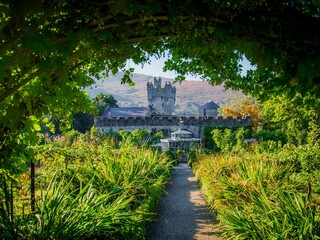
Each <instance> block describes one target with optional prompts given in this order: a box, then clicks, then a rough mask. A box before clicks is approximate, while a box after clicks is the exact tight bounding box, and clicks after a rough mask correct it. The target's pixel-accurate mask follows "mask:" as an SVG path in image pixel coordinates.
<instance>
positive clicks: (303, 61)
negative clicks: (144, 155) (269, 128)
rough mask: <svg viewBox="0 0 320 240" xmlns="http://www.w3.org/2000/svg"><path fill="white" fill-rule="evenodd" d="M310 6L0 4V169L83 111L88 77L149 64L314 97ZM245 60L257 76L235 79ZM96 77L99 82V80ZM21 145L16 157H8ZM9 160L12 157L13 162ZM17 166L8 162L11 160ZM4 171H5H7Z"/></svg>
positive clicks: (215, 0) (314, 10) (313, 10)
mask: <svg viewBox="0 0 320 240" xmlns="http://www.w3.org/2000/svg"><path fill="white" fill-rule="evenodd" d="M319 6H320V3H319V1H316V0H313V1H304V0H283V1H271V0H256V1H248V0H237V1H225V0H212V1H208V0H188V1H182V0H165V1H155V0H130V1H129V0H117V1H113V0H112V1H111V0H105V1H98V0H94V1H79V0H67V1H65V0H63V1H62V0H50V1H49V0H41V1H40V0H32V1H23V0H15V1H9V0H3V1H1V2H0V12H1V14H0V66H1V67H0V146H1V149H0V161H1V165H3V164H4V165H6V166H7V167H8V168H12V165H11V163H10V162H11V161H7V160H4V159H8V158H9V157H10V158H12V156H13V155H15V154H16V155H17V156H19V152H20V151H23V150H24V149H25V145H29V144H33V143H35V141H37V136H36V132H37V131H38V130H39V125H40V123H41V118H42V117H43V115H44V114H48V113H50V114H51V115H52V116H53V117H55V118H56V119H59V118H66V119H67V122H69V123H70V122H71V119H70V117H71V115H72V112H76V110H84V109H85V108H86V107H88V104H87V103H88V97H87V96H86V94H84V93H83V92H82V91H81V89H82V87H84V86H88V85H90V84H91V83H92V82H93V80H92V78H91V76H94V77H97V78H100V77H103V75H108V74H109V73H116V72H118V71H123V72H124V73H125V74H124V77H123V79H122V82H130V73H131V72H132V71H133V69H129V70H126V69H125V66H126V64H125V63H126V61H127V59H132V60H133V62H135V63H142V64H145V63H148V58H149V57H150V56H157V57H159V58H160V57H161V56H162V55H163V54H165V53H166V52H167V51H168V50H169V52H170V55H169V59H168V60H167V62H166V67H165V69H166V70H172V69H175V70H176V71H177V72H178V73H179V74H180V76H179V77H178V78H177V79H178V80H182V79H183V78H184V74H185V73H187V72H190V73H194V74H198V75H200V76H202V77H203V78H204V79H207V80H209V81H210V82H211V83H212V84H220V83H222V82H224V83H225V86H227V87H233V88H236V89H243V90H244V91H245V92H253V93H256V94H257V95H260V96H261V95H262V94H265V93H266V94H267V93H271V92H279V91H280V92H281V91H284V90H288V91H291V92H293V93H294V92H297V91H298V92H301V93H306V92H311V93H312V94H316V95H319V94H320V91H319V89H320V88H319V86H320V85H319V82H320V81H319V80H320V79H319V76H320V69H319V68H320V67H319V66H320V64H319V63H320V54H319V51H320V49H319V39H320V38H319V37H320V36H319V35H320V31H319V30H320V29H319V28H320V24H319V11H320V8H319ZM243 56H246V57H247V58H248V59H249V60H250V61H251V63H252V64H253V65H255V66H256V67H257V70H252V71H249V73H248V74H247V76H244V77H242V76H241V74H240V73H241V65H240V64H239V60H240V59H241V58H242V57H243ZM102 71H103V72H104V74H100V72H102ZM18 147H20V150H14V151H13V150H12V149H17V148H18ZM12 154H13V155H12ZM15 161H16V160H15ZM10 166H11V167H10Z"/></svg>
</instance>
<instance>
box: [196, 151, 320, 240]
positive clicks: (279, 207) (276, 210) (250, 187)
mask: <svg viewBox="0 0 320 240" xmlns="http://www.w3.org/2000/svg"><path fill="white" fill-rule="evenodd" d="M304 148H305V147H300V148H299V149H297V148H296V147H287V148H284V149H281V150H278V151H261V149H256V150H257V151H246V152H237V153H236V152H233V153H228V154H227V153H224V154H212V155H205V154H202V155H199V156H198V161H197V163H196V164H194V171H195V173H196V175H197V177H198V178H199V180H200V182H201V185H202V188H203V190H204V191H205V193H206V196H207V199H208V202H209V205H210V207H211V209H212V210H213V211H215V212H216V213H217V215H218V219H219V220H220V223H221V228H222V229H223V232H224V236H225V237H226V238H228V239H319V238H320V219H319V216H320V211H319V210H320V209H319V203H320V202H319V199H320V198H319V196H320V195H319V194H320V192H319V187H318V186H319V180H318V179H319V178H318V176H319V166H320V163H319V161H318V160H317V161H315V159H319V158H318V157H317V156H320V155H319V154H318V153H319V151H318V150H317V148H316V147H314V148H313V150H310V149H304ZM311 160H312V161H311ZM310 166H311V167H310Z"/></svg>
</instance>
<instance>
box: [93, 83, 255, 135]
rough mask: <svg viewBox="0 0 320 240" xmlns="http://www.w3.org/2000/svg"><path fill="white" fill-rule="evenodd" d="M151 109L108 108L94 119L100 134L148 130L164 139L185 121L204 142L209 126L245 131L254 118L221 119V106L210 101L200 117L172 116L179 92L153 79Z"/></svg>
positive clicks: (148, 94)
mask: <svg viewBox="0 0 320 240" xmlns="http://www.w3.org/2000/svg"><path fill="white" fill-rule="evenodd" d="M147 91H148V92H147V96H148V104H149V106H148V107H119V108H106V109H105V110H104V111H103V113H102V114H101V115H100V116H99V117H96V118H95V126H96V127H97V128H98V129H99V131H101V132H109V131H111V132H117V131H119V130H125V131H133V130H135V129H145V130H147V131H149V132H151V133H155V132H159V131H162V132H163V135H164V136H165V137H169V136H170V135H171V133H173V132H174V131H176V130H177V129H178V128H179V123H180V122H181V121H183V123H184V127H185V128H186V129H188V130H189V131H190V132H191V133H192V134H193V136H194V137H197V138H200V139H202V136H203V129H204V128H205V127H206V126H217V127H233V126H237V127H245V126H249V125H251V118H250V117H246V118H242V117H237V118H232V117H228V118H225V119H224V118H222V117H218V108H219V106H218V105H217V104H216V103H214V102H212V101H209V102H208V103H206V104H204V105H203V106H202V107H201V108H200V109H199V115H197V116H185V115H180V116H179V115H173V114H174V110H175V101H176V88H175V86H173V85H172V84H171V83H170V82H166V83H165V85H164V87H162V86H161V78H158V79H156V78H154V83H151V82H148V83H147Z"/></svg>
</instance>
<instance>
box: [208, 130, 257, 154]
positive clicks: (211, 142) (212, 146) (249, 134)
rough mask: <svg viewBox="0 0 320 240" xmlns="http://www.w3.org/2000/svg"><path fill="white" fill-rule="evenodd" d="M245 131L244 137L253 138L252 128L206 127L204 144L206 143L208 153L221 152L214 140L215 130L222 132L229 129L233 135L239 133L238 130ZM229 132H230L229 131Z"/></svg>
mask: <svg viewBox="0 0 320 240" xmlns="http://www.w3.org/2000/svg"><path fill="white" fill-rule="evenodd" d="M240 128H242V129H244V130H245V135H244V137H245V138H246V139H247V138H251V137H252V127H251V126H248V127H231V128H229V127H211V126H206V127H204V129H203V143H204V146H203V147H204V148H205V149H207V150H208V151H210V150H212V151H214V152H217V151H219V150H220V148H219V147H218V145H217V143H216V142H215V141H214V140H213V131H214V130H220V131H225V130H226V129H229V130H230V131H231V133H234V132H237V131H238V129H240ZM227 131H228V130H227Z"/></svg>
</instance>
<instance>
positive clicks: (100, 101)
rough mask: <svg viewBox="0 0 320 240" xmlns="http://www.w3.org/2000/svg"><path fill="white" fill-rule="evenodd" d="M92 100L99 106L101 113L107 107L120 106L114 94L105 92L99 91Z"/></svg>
mask: <svg viewBox="0 0 320 240" xmlns="http://www.w3.org/2000/svg"><path fill="white" fill-rule="evenodd" d="M92 102H93V103H94V104H95V105H96V106H97V108H98V111H99V115H100V114H101V113H102V112H103V110H104V109H105V108H106V107H118V105H117V102H118V101H117V100H116V99H115V98H114V96H113V95H112V94H107V95H104V94H103V93H98V94H97V96H96V97H95V98H93V99H92Z"/></svg>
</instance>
